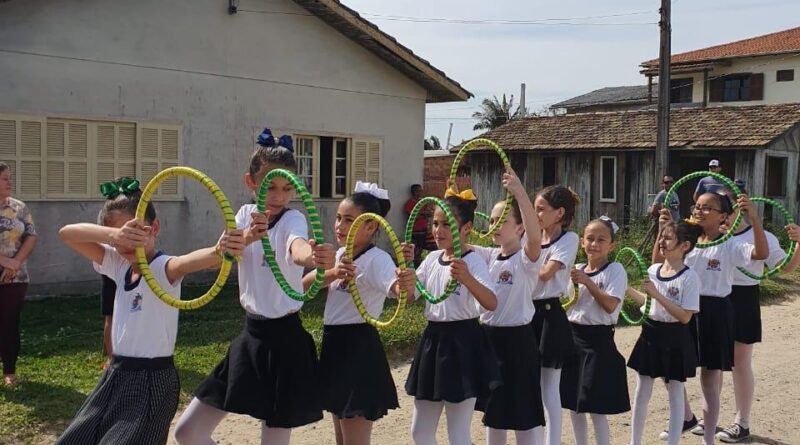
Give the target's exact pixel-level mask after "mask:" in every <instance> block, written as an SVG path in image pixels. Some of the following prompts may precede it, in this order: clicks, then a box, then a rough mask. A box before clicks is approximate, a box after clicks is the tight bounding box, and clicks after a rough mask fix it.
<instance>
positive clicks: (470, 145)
mask: <svg viewBox="0 0 800 445" xmlns="http://www.w3.org/2000/svg"><path fill="white" fill-rule="evenodd" d="M487 145H488V146H489V147H490V148H491V149H492V150H494V152H495V153H497V155H498V156H500V160H501V161H502V162H503V165H504V166H506V167H511V162H510V161H509V160H508V156H506V152H504V151H503V149H502V148H500V146H499V145H497V144H495V143H494V142H492V141H490V140H489V139H483V138H478V139H473V140H471V141H469V142H467V143H466V144H464V146H463V147H461V150H459V151H458V154H457V155H456V158H455V159H454V160H453V165H452V166H451V167H450V186H451V187H453V188H454V189H456V191H458V185H457V184H456V176H458V175H457V174H458V166H459V165H461V161H463V160H464V156H466V155H467V153H468V152H469V151H470V150H473V149H475V148H478V147H483V146H487ZM513 200H514V196H513V195H511V192H509V191H506V205H505V206H504V207H503V213H502V214H501V215H500V219H498V220H497V222H495V223H494V224H493V225H491V227H489V230H487V231H486V232H485V233H479V234H478V237H479V238H480V239H482V240H483V239H486V238H489V237H491V236H492V235H494V233H495V232H497V229H499V228H500V227H501V226H502V225H503V223H505V222H506V218H508V213H509V212H510V211H511V202H512V201H513Z"/></svg>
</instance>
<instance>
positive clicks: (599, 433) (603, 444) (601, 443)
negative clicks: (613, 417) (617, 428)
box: [589, 413, 610, 445]
mask: <svg viewBox="0 0 800 445" xmlns="http://www.w3.org/2000/svg"><path fill="white" fill-rule="evenodd" d="M589 417H591V418H592V425H594V440H595V442H596V443H597V445H609V440H610V439H609V435H610V433H609V428H608V416H606V415H605V414H594V413H590V414H589Z"/></svg>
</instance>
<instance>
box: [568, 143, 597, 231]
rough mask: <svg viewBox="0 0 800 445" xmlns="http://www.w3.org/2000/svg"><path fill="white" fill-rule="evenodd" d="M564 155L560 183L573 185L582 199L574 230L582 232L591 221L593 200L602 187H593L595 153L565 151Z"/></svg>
mask: <svg viewBox="0 0 800 445" xmlns="http://www.w3.org/2000/svg"><path fill="white" fill-rule="evenodd" d="M562 156H563V160H564V163H563V165H564V169H563V172H564V174H563V175H559V179H560V182H559V183H560V184H561V185H565V186H568V187H571V188H572V190H574V191H575V193H577V194H578V197H579V198H580V200H581V203H580V205H579V206H578V208H577V209H576V210H575V221H574V222H573V224H572V230H575V231H576V232H580V231H582V230H583V227H584V226H585V225H586V224H587V223H588V222H589V220H590V219H591V215H592V208H593V205H592V204H593V202H596V201H597V198H594V197H596V196H599V194H600V189H596V192H595V191H594V190H593V189H592V176H593V175H592V172H593V169H592V167H593V166H592V164H593V161H594V154H592V153H586V152H576V153H565V154H564V155H562Z"/></svg>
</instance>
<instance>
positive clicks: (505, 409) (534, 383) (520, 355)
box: [476, 324, 544, 431]
mask: <svg viewBox="0 0 800 445" xmlns="http://www.w3.org/2000/svg"><path fill="white" fill-rule="evenodd" d="M483 329H484V331H486V335H487V336H488V337H489V341H490V342H491V344H492V346H493V347H494V350H495V352H496V354H497V362H498V365H499V367H500V376H501V378H502V380H503V384H502V385H501V386H499V387H498V388H496V389H495V390H494V391H492V392H491V393H489V395H488V397H486V396H482V397H480V398H479V399H478V402H477V404H476V409H477V410H479V411H483V412H484V416H483V424H484V425H486V426H488V427H491V428H495V429H499V430H517V431H525V430H529V429H531V428H536V427H537V426H543V425H544V408H543V407H542V390H541V385H540V383H539V380H540V375H541V369H540V368H541V364H540V363H539V348H538V347H537V344H538V343H537V342H536V335H535V334H534V333H533V327H532V326H531V325H530V324H526V325H523V326H514V327H495V326H488V325H483Z"/></svg>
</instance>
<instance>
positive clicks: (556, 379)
mask: <svg viewBox="0 0 800 445" xmlns="http://www.w3.org/2000/svg"><path fill="white" fill-rule="evenodd" d="M560 385H561V370H560V369H553V368H542V377H541V386H542V404H543V405H544V417H545V423H547V442H546V443H547V445H561V393H560V390H559V387H560Z"/></svg>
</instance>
